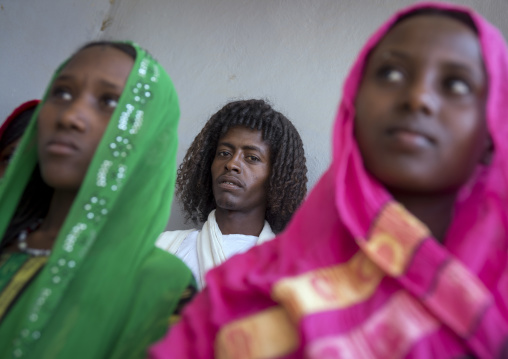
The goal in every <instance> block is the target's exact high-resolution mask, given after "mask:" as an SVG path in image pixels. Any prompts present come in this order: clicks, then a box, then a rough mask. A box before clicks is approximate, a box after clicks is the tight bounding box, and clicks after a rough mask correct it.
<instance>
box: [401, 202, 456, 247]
mask: <svg viewBox="0 0 508 359" xmlns="http://www.w3.org/2000/svg"><path fill="white" fill-rule="evenodd" d="M392 195H393V197H394V198H395V199H396V200H397V201H398V202H400V203H402V205H404V207H406V209H407V210H408V211H409V212H411V213H412V214H413V215H414V216H415V217H416V218H418V219H419V220H420V221H422V222H423V223H424V224H425V225H426V226H427V227H428V228H429V230H430V231H431V233H432V235H433V236H434V238H436V239H437V240H438V241H439V242H441V243H442V242H443V241H444V239H445V236H446V233H447V231H448V227H449V226H450V224H451V222H452V217H453V209H454V204H455V199H456V196H457V194H456V193H450V194H439V195H431V194H412V193H400V192H399V193H393V192H392Z"/></svg>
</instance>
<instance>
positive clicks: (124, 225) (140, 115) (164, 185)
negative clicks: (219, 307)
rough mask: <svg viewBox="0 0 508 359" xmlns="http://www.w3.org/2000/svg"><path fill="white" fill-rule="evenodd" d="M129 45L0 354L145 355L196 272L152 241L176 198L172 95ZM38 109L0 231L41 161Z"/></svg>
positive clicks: (11, 178)
mask: <svg viewBox="0 0 508 359" xmlns="http://www.w3.org/2000/svg"><path fill="white" fill-rule="evenodd" d="M131 45H132V46H133V47H134V48H135V49H136V52H137V56H136V60H135V63H134V67H133V69H132V71H131V73H130V75H129V78H128V80H127V83H126V85H125V89H124V91H123V93H122V96H121V98H120V100H119V103H118V106H117V108H116V110H115V112H114V114H113V115H112V117H111V119H110V122H109V125H108V128H107V129H106V131H105V133H104V135H103V138H102V140H101V142H100V144H99V146H98V148H97V150H96V152H95V155H94V158H93V160H92V162H91V164H90V166H89V168H88V171H87V174H86V177H85V179H84V181H83V183H82V185H81V188H80V190H79V193H78V195H77V196H76V199H75V200H74V203H73V205H72V208H71V209H70V211H69V214H68V216H67V218H66V220H65V223H64V224H63V226H62V228H61V230H60V232H59V234H58V237H57V239H56V241H55V244H54V247H53V251H52V254H51V256H50V257H49V259H48V261H47V263H46V265H45V267H44V269H43V270H42V271H41V273H39V275H38V276H37V277H36V279H35V280H34V281H33V282H32V283H31V284H30V285H29V287H28V288H27V289H26V290H25V291H24V292H23V294H22V295H21V297H20V298H18V300H17V301H16V303H15V305H14V306H13V308H11V310H10V312H9V313H8V314H7V316H6V317H5V319H4V320H3V321H2V322H1V324H0V357H1V358H8V357H14V358H18V357H21V358H38V359H40V358H141V357H144V356H145V349H146V347H147V346H148V345H149V344H150V343H152V342H153V341H155V340H157V339H158V338H159V337H161V336H162V334H163V333H164V332H165V330H166V329H167V325H168V320H169V317H170V314H171V313H172V312H173V310H174V309H175V306H176V304H177V302H178V300H179V298H180V295H181V294H182V292H183V290H184V289H185V288H186V287H187V286H188V285H189V284H190V283H191V282H192V281H193V280H192V275H191V273H190V271H189V270H188V269H187V267H186V266H185V265H184V264H183V263H182V262H181V261H180V260H179V259H177V258H176V257H174V256H172V255H170V254H168V253H166V252H163V251H162V250H160V249H157V248H155V247H154V243H155V240H156V238H157V236H158V235H159V234H160V233H161V231H162V230H163V229H164V226H165V224H166V223H167V220H168V217H169V211H170V206H171V201H172V198H173V188H174V182H175V175H176V163H175V162H176V151H177V124H178V118H179V108H178V99H177V95H176V92H175V89H174V87H173V84H172V82H171V80H170V78H169V76H168V75H167V73H166V72H165V71H164V69H163V68H162V67H161V66H160V65H159V64H158V63H157V62H156V61H155V60H153V59H152V57H151V56H150V55H149V54H147V53H146V52H145V51H144V50H142V49H141V48H139V47H138V46H137V45H135V44H131ZM65 64H66V63H64V64H63V65H62V66H61V67H60V68H59V69H58V70H57V72H56V74H55V75H54V77H53V80H54V79H55V77H56V76H57V75H58V73H59V71H60V70H61V69H62V68H63V66H65ZM52 82H53V81H52ZM50 87H51V84H50V86H49V87H48V89H49V88H50ZM47 96H48V91H46V95H45V99H46V98H47ZM39 108H40V106H39ZM38 112H39V109H38V110H37V111H36V113H35V114H34V117H33V118H32V121H31V123H30V125H29V127H28V129H27V132H26V133H25V135H24V137H23V140H22V142H21V144H20V147H19V148H18V151H17V154H16V156H15V158H14V160H13V162H12V163H11V165H10V167H9V168H8V170H7V172H6V174H5V177H4V179H3V181H2V183H1V184H0V213H1V214H2V215H1V216H0V234H1V235H0V238H1V237H3V234H4V233H5V230H6V228H7V226H8V225H9V223H10V220H11V217H12V216H13V213H14V211H15V208H16V206H17V204H18V201H19V199H20V198H21V195H22V193H23V191H24V189H25V186H26V185H27V182H28V180H29V177H30V176H31V174H32V171H33V170H34V168H35V166H36V164H37V146H36V138H37V136H36V132H37V126H36V120H35V119H36V118H37V116H38Z"/></svg>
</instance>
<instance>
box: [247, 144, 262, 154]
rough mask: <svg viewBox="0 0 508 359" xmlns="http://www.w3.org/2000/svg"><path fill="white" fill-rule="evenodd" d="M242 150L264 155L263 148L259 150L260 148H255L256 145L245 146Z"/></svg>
mask: <svg viewBox="0 0 508 359" xmlns="http://www.w3.org/2000/svg"><path fill="white" fill-rule="evenodd" d="M242 149H244V150H251V151H257V152H259V153H263V151H262V150H261V148H259V147H258V146H254V145H246V146H243V147H242Z"/></svg>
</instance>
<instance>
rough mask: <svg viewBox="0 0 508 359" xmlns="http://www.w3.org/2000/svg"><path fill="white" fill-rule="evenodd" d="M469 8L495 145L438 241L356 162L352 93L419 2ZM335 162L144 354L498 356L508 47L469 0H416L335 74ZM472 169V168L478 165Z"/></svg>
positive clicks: (503, 323)
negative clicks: (266, 237)
mask: <svg viewBox="0 0 508 359" xmlns="http://www.w3.org/2000/svg"><path fill="white" fill-rule="evenodd" d="M429 7H431V8H437V9H443V10H451V11H459V12H464V13H466V14H468V15H469V16H470V17H471V19H472V21H473V22H474V24H475V26H476V28H477V30H478V38H479V41H480V44H481V48H482V52H483V60H484V64H485V67H486V70H487V76H488V101H487V105H486V119H487V123H488V128H489V132H490V134H491V137H492V140H493V143H494V147H495V153H494V157H493V159H492V162H491V164H490V165H489V166H487V167H485V168H479V169H478V171H477V173H476V174H475V177H474V178H473V179H472V180H471V183H469V184H468V185H467V186H464V188H463V189H462V190H461V193H460V194H459V198H458V200H457V202H456V209H455V214H454V217H453V221H452V224H451V226H450V228H449V230H448V233H447V237H446V239H445V242H444V244H439V243H438V242H437V241H435V240H434V239H433V238H432V237H431V234H430V232H429V230H428V229H427V228H426V227H425V225H423V224H422V223H421V222H420V221H418V220H417V219H416V218H415V217H413V216H412V215H411V214H410V213H409V212H407V211H406V210H405V209H404V208H403V207H402V206H400V205H399V204H398V203H397V202H395V201H394V200H393V199H392V197H391V196H390V194H389V193H388V192H387V191H386V189H385V188H384V187H383V186H382V185H381V184H379V183H378V182H377V181H376V180H375V179H374V178H372V177H371V176H370V175H369V174H368V173H367V172H366V171H365V169H364V167H363V162H362V158H361V155H360V152H359V150H358V147H357V144H356V140H355V137H354V134H353V121H354V117H355V108H354V102H355V97H356V94H357V91H358V88H359V85H360V81H361V78H362V74H363V69H364V66H365V62H366V59H367V55H368V54H369V53H370V51H371V50H372V49H373V48H374V47H375V46H376V44H378V43H379V41H380V40H381V39H382V38H383V37H384V36H385V34H386V33H387V31H388V30H389V29H390V28H391V27H392V26H393V24H394V23H396V21H397V20H398V19H399V18H400V17H401V16H404V15H405V14H408V13H411V12H413V11H415V10H418V9H422V8H429ZM343 93H344V95H343V98H342V101H341V104H340V108H339V111H338V114H337V118H336V122H335V128H334V146H333V162H332V164H331V166H330V168H329V169H328V170H327V172H326V173H325V174H324V175H323V176H322V177H321V179H320V181H319V183H318V184H317V185H316V186H315V188H314V189H313V190H312V192H311V194H310V195H309V198H308V199H307V200H306V201H305V203H304V204H303V205H302V207H301V208H300V210H299V211H298V212H297V213H296V214H295V216H294V217H293V220H292V221H291V223H290V224H289V226H288V228H287V229H286V231H285V232H284V233H283V234H281V235H280V236H279V237H278V238H276V239H275V240H274V241H272V242H268V243H266V244H264V245H262V246H259V247H255V248H253V249H252V250H250V251H249V252H247V253H245V254H243V255H239V256H235V257H233V258H232V259H230V260H229V261H227V262H226V263H224V264H223V265H222V266H220V267H217V268H215V269H213V270H211V271H210V272H209V273H208V274H207V277H206V279H207V287H206V288H205V290H204V291H203V292H201V293H200V294H199V295H198V296H197V298H196V299H195V300H194V301H193V302H192V303H191V304H190V305H189V306H188V307H187V308H186V310H184V313H183V317H182V321H181V322H180V323H179V324H178V325H177V326H175V327H174V328H173V329H172V330H171V331H170V333H169V335H168V336H167V337H166V338H165V339H163V340H162V341H161V342H159V343H158V344H157V345H155V346H154V347H153V348H152V350H151V357H152V358H184V357H188V358H212V357H214V355H215V356H216V357H219V358H233V357H235V358H236V357H241V358H254V357H255V358H275V357H284V358H294V357H295V358H296V357H303V356H305V357H307V358H362V357H365V358H404V357H410V358H454V357H459V356H461V355H474V356H476V357H479V358H494V357H501V356H502V355H503V353H505V354H506V352H503V350H508V349H507V348H508V266H507V263H508V231H507V227H506V225H507V224H508V216H507V214H508V198H507V194H508V181H507V179H508V172H507V171H508V141H507V139H508V122H507V119H508V103H507V102H506V99H508V51H507V47H506V43H505V41H504V39H503V37H502V35H501V34H500V33H499V31H498V30H497V29H496V28H494V27H493V26H492V25H490V24H489V23H488V22H487V21H485V20H484V19H483V18H482V17H480V16H479V15H478V14H476V13H474V12H473V11H472V10H470V9H467V8H464V7H459V6H455V5H450V4H443V3H419V4H417V5H415V6H412V7H409V8H407V9H405V10H402V11H400V12H399V13H397V14H395V15H394V16H393V17H392V18H391V19H390V20H389V21H388V22H387V23H386V24H384V25H383V26H382V27H381V28H380V29H379V30H378V31H377V32H376V33H375V34H374V35H373V36H372V37H371V38H370V40H369V41H368V42H367V44H366V46H365V47H364V48H363V50H362V51H361V53H360V55H359V57H358V60H357V61H356V63H355V65H354V66H353V68H352V70H351V72H350V74H349V76H348V78H347V80H346V83H345V85H344V91H343ZM479 167H480V165H479Z"/></svg>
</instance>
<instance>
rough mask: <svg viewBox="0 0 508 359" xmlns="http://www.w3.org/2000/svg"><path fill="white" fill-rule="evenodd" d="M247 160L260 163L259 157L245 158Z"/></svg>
mask: <svg viewBox="0 0 508 359" xmlns="http://www.w3.org/2000/svg"><path fill="white" fill-rule="evenodd" d="M247 158H248V159H249V160H250V161H252V162H257V161H260V159H259V157H257V156H247Z"/></svg>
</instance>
